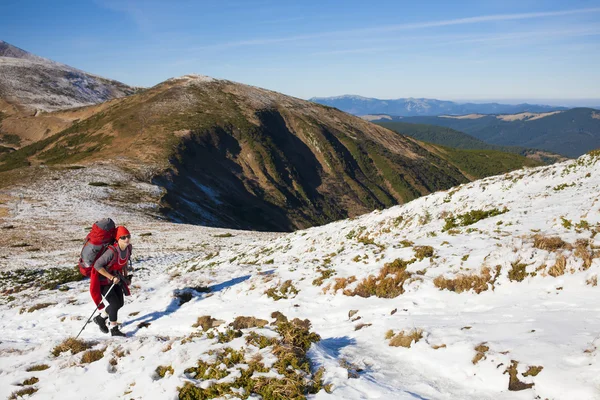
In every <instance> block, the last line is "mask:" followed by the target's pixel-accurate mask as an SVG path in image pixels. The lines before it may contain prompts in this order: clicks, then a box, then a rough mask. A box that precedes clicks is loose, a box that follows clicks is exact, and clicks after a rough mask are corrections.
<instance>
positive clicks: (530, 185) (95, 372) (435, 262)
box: [0, 154, 600, 400]
mask: <svg viewBox="0 0 600 400" xmlns="http://www.w3.org/2000/svg"><path fill="white" fill-rule="evenodd" d="M42 173H44V174H50V175H48V176H47V178H50V177H51V176H54V175H52V174H57V173H58V172H56V171H41V172H40V174H42ZM62 174H64V175H62V176H64V182H65V184H64V186H63V187H62V188H59V187H56V185H53V184H51V183H43V182H42V183H39V184H37V186H36V185H33V186H32V185H29V184H28V185H25V184H24V185H23V187H22V188H16V189H14V191H7V192H3V193H0V195H3V196H8V197H10V198H12V199H13V200H9V201H8V202H7V203H8V205H9V206H10V207H11V209H10V215H9V217H7V218H5V219H4V220H3V221H2V224H3V225H2V226H5V225H7V224H9V223H10V224H12V225H14V229H11V230H7V231H6V232H13V231H16V232H19V229H20V228H21V227H26V226H28V225H29V226H30V225H31V224H33V223H34V222H38V221H40V218H44V221H43V222H48V223H50V222H51V221H52V220H53V219H55V221H56V225H55V226H54V229H55V230H56V233H59V232H60V234H57V236H61V237H63V236H64V238H65V242H64V243H63V246H64V248H63V249H62V250H55V251H53V252H48V253H45V251H44V250H42V251H40V252H38V253H36V252H27V251H25V250H22V249H19V248H14V249H11V250H10V251H8V250H5V249H3V250H2V252H1V253H0V266H1V267H2V268H4V269H6V268H11V269H15V268H22V267H25V266H36V265H42V264H44V263H45V264H46V265H47V266H59V265H61V264H62V265H64V266H68V265H72V264H73V262H74V258H75V257H76V254H77V251H79V244H72V243H68V239H71V238H73V237H74V236H75V237H77V236H82V235H83V233H84V232H85V231H84V230H82V229H81V228H82V226H83V227H85V226H86V225H89V224H90V223H91V222H92V221H93V220H94V219H97V218H98V217H99V216H101V215H102V216H103V215H104V214H105V213H111V216H114V218H115V219H116V220H117V222H118V223H125V224H127V225H128V227H129V228H130V229H131V230H132V233H133V245H134V249H135V257H136V259H135V267H136V268H137V271H136V273H135V276H136V279H135V282H134V285H135V287H134V290H133V294H132V297H131V298H128V299H126V305H125V307H124V308H123V310H121V312H120V319H121V321H122V322H123V328H122V329H123V331H125V332H128V333H129V334H130V337H129V338H127V339H124V340H119V341H118V340H111V339H110V338H108V337H107V336H104V335H102V334H101V333H100V332H99V331H98V330H97V328H96V327H95V326H94V325H93V324H91V325H89V326H88V327H87V328H86V330H85V331H84V333H83V335H82V336H83V338H84V339H86V340H96V341H99V342H98V344H97V345H96V346H95V347H94V349H100V350H101V349H104V348H106V349H105V351H104V356H103V357H102V358H100V359H99V360H98V361H95V362H92V363H89V364H86V363H83V362H82V361H81V353H79V354H71V353H69V352H66V353H62V354H60V355H59V356H57V357H55V356H53V355H51V350H52V349H53V348H54V347H55V346H56V345H57V344H59V343H60V342H61V341H63V340H64V339H66V338H67V337H69V336H74V335H75V334H76V333H77V331H79V329H80V327H81V325H82V323H83V321H84V320H85V319H86V318H87V317H88V316H89V314H90V313H91V311H92V307H91V304H92V303H91V301H90V299H89V294H88V293H87V285H88V283H87V282H86V281H83V282H72V283H68V284H65V285H62V287H63V289H64V288H68V290H66V291H59V290H41V291H39V290H37V289H26V290H24V291H21V292H18V293H15V294H13V296H14V297H15V299H14V300H12V301H8V300H7V299H6V298H3V300H2V305H0V317H1V318H0V327H1V330H2V332H3V338H2V343H0V396H5V397H6V396H9V395H10V394H11V393H13V392H15V391H17V390H19V389H20V387H19V386H16V385H17V384H18V383H21V382H23V381H24V380H25V379H28V378H30V377H32V376H35V377H37V378H38V379H39V382H37V383H35V384H34V385H33V386H32V387H34V388H35V389H37V392H36V393H35V394H34V397H35V396H37V397H39V398H45V399H46V398H47V399H51V398H61V399H65V398H67V399H69V398H73V399H75V398H77V399H81V398H89V399H94V398H136V399H164V398H176V397H177V392H178V389H177V388H178V387H182V386H183V385H184V384H185V383H186V382H191V383H192V384H194V385H199V386H202V387H208V386H210V385H211V384H214V383H215V382H219V381H202V380H198V379H193V377H190V376H189V374H186V373H185V372H184V371H185V369H186V368H189V367H193V366H195V365H196V361H197V360H198V359H203V360H208V359H210V356H209V353H208V352H209V351H210V350H215V349H220V348H223V347H226V346H231V347H233V348H235V349H240V348H247V349H248V351H250V352H253V353H256V352H259V350H258V348H256V347H253V346H251V345H247V344H246V343H245V340H244V338H245V336H244V337H242V338H238V339H234V340H233V341H231V342H229V343H226V344H220V343H218V342H217V340H216V339H215V338H211V337H210V336H209V335H208V334H207V333H202V332H201V331H202V330H201V329H199V328H194V327H192V325H193V324H194V323H195V322H196V320H197V318H198V317H200V316H203V315H210V316H212V317H214V318H216V319H219V320H222V321H225V325H222V326H219V327H218V328H214V329H216V330H217V331H218V332H225V331H226V324H229V323H230V322H232V321H233V320H234V319H235V318H236V317H238V316H254V317H256V318H262V319H265V320H268V321H272V318H271V313H272V312H273V311H280V312H282V313H283V314H285V315H286V316H288V317H289V318H295V317H297V318H300V319H304V318H308V319H309V320H310V321H311V322H312V330H313V331H315V332H317V333H318V334H319V335H320V336H321V341H319V342H317V343H315V344H313V345H312V347H311V348H310V350H309V353H308V355H309V357H310V359H311V362H312V363H313V364H314V367H315V368H317V367H319V366H323V367H324V368H325V373H324V382H325V383H327V384H332V387H331V393H327V392H326V391H324V390H321V391H320V392H318V393H317V394H316V395H310V396H308V397H309V398H316V399H325V398H336V399H364V398H381V399H414V398H427V399H458V398H460V399H515V398H516V399H532V400H533V399H536V398H538V396H539V398H552V399H574V398H577V399H594V398H598V392H597V387H598V385H600V378H599V376H600V374H599V372H600V365H599V364H598V350H597V346H598V345H600V336H599V334H600V318H599V317H598V311H600V306H598V304H597V303H598V302H597V297H598V296H597V294H598V287H597V286H595V284H594V281H597V275H598V273H599V272H600V258H598V257H597V256H598V253H599V251H600V250H599V248H600V237H598V236H596V234H597V233H598V231H599V230H600V157H599V155H598V154H595V155H585V156H583V157H581V158H579V159H578V160H573V161H569V162H565V163H561V164H556V165H553V166H548V167H540V168H534V169H525V170H520V171H514V172H512V173H509V174H506V175H502V176H495V177H490V178H486V179H483V180H480V181H476V182H472V183H469V184H465V185H462V186H460V187H457V188H454V189H451V190H449V191H445V192H438V193H434V194H431V195H429V196H426V197H422V198H420V199H417V200H414V201H412V202H410V203H408V204H406V205H403V206H396V207H392V208H390V209H386V210H383V211H376V212H373V213H370V214H367V215H364V216H361V217H359V218H355V219H353V220H345V221H339V222H335V223H332V224H328V225H325V226H321V227H315V228H311V229H307V230H304V231H298V232H294V233H291V234H270V233H256V232H242V231H224V230H221V229H210V228H203V227H197V226H186V225H181V224H170V223H167V222H161V221H156V220H155V219H153V218H152V217H151V210H149V208H148V207H146V208H144V207H142V206H140V207H136V206H135V204H130V203H127V202H126V201H125V200H124V199H126V198H127V196H125V195H124V194H123V193H122V191H123V190H125V191H132V193H146V194H145V195H144V196H146V198H151V197H153V196H159V193H158V192H156V189H154V188H153V187H152V186H151V185H147V186H143V187H142V186H139V184H131V185H129V184H127V182H128V181H130V180H131V177H129V176H127V175H126V174H124V173H123V172H119V171H118V170H116V169H111V168H109V167H98V168H97V169H91V168H87V169H82V170H74V171H69V172H62ZM98 176H102V177H103V179H104V180H105V181H106V182H107V183H109V184H115V183H119V182H121V185H125V188H123V186H118V185H116V186H106V187H92V186H89V185H87V182H89V181H90V180H91V179H94V177H98ZM96 179H97V178H96ZM46 182H51V181H50V180H49V179H48V180H46ZM89 191H92V192H93V193H86V192H89ZM60 193H63V194H62V195H60ZM19 194H21V196H19ZM148 196H150V197H148ZM137 197H141V196H137ZM86 198H87V199H90V198H91V199H94V200H93V201H89V202H85V201H83V199H86ZM78 199H81V200H78ZM17 203H18V207H16V206H17ZM75 204H80V205H81V206H80V207H74V205H75ZM141 204H142V205H143V203H141ZM98 207H112V208H104V209H102V208H100V209H99V208H98ZM494 209H495V210H496V211H497V212H498V213H500V214H498V215H494V216H489V215H488V216H487V217H485V218H481V219H479V220H478V221H476V222H475V223H472V224H469V225H465V226H460V222H461V221H463V222H464V220H462V219H461V217H460V216H461V215H465V214H466V213H469V212H472V211H477V210H479V211H491V210H494ZM75 210H76V211H75ZM55 213H56V214H55ZM453 217H454V220H453V219H452V218H453ZM480 217H481V215H480ZM65 221H69V223H65ZM452 221H454V225H455V226H453V227H449V226H451V225H453V224H452ZM84 224H85V225H84ZM62 230H66V233H65V232H63V231H62ZM78 232H79V233H78ZM146 233H151V235H147V234H146ZM142 234H146V235H144V236H142ZM553 237H559V238H560V239H561V240H562V243H563V244H560V245H559V246H558V247H556V246H554V247H553V248H546V249H544V248H543V247H544V245H540V244H539V243H538V242H537V241H536V240H540V238H542V239H543V238H553ZM554 243H556V242H554ZM419 246H421V247H419ZM425 246H430V247H431V252H429V253H428V252H425V253H427V254H422V255H423V257H422V258H421V259H420V260H419V259H417V256H418V254H419V252H421V251H422V250H426V249H427V248H426V247H425ZM397 259H401V260H405V261H412V260H413V259H414V261H412V263H410V264H408V265H407V268H406V272H407V273H409V274H410V277H409V278H408V279H406V281H405V282H404V287H403V290H404V292H403V293H402V294H400V295H398V296H397V297H392V298H384V297H377V296H371V297H361V296H360V295H355V296H352V295H351V294H352V292H353V291H355V290H356V289H357V287H358V286H359V284H360V283H361V281H362V280H363V279H364V278H367V277H368V276H370V275H374V276H375V275H377V274H378V273H379V271H380V270H381V269H382V267H383V266H384V265H385V264H387V263H392V262H393V261H394V260H397ZM48 260H50V262H48ZM560 260H564V264H560V263H561V261H560ZM559 264H560V265H562V273H557V272H556V271H557V268H555V267H556V266H557V265H559ZM496 266H499V270H497V269H496V268H497V267H496ZM485 267H488V268H490V270H491V271H492V273H491V278H490V279H489V280H487V281H486V282H484V285H483V286H477V287H478V288H479V289H478V290H475V289H473V290H466V291H463V292H461V293H458V290H457V291H456V292H453V291H450V290H447V289H444V290H442V289H441V288H439V287H437V286H436V282H437V281H439V280H440V278H439V277H443V278H446V279H453V278H457V277H459V276H461V275H467V276H472V275H481V273H482V270H483V269H484V268H485ZM558 269H559V270H560V268H558ZM323 271H330V273H323ZM559 272H560V271H559ZM352 276H354V277H355V278H356V280H355V281H354V282H352V283H349V284H347V285H346V286H345V287H343V288H340V289H338V290H337V291H335V292H334V285H335V284H336V283H338V282H339V281H336V278H350V277H352ZM318 278H322V279H321V281H319V280H318ZM288 280H289V281H290V283H291V284H292V285H293V286H294V287H295V289H296V290H297V293H294V292H293V291H291V292H288V293H287V294H286V293H281V294H282V296H281V297H283V298H281V299H279V300H277V301H276V300H274V298H272V297H269V296H267V295H266V294H265V292H266V291H267V290H269V289H276V288H281V287H282V284H283V283H284V282H286V281H288ZM315 280H316V281H315ZM7 284H8V282H7V280H4V281H3V283H2V285H3V286H2V287H1V289H2V290H6V288H7V287H6V285H7ZM194 287H209V288H210V289H211V292H210V293H202V292H197V291H194V290H192V289H191V288H194ZM182 291H184V292H187V293H190V301H188V302H185V303H184V304H180V302H179V301H178V299H176V298H174V296H175V295H177V294H178V293H179V294H180V293H182ZM344 292H345V293H346V294H344ZM477 292H479V294H478V293H477ZM41 303H56V304H55V305H52V306H49V307H46V308H41V309H39V310H34V311H32V312H27V310H25V311H24V312H22V313H20V310H21V309H22V308H27V307H31V306H32V305H34V304H41ZM351 310H358V311H357V312H356V313H353V315H352V316H351V317H349V311H351ZM131 313H137V314H135V315H132V314H131ZM359 317H360V319H358V318H359ZM144 322H146V323H148V324H149V325H147V326H145V327H142V326H140V325H139V324H140V323H144ZM359 324H364V325H363V326H362V327H361V326H360V325H359ZM214 329H213V330H214ZM414 329H419V330H422V338H421V339H420V340H419V341H418V342H413V343H412V344H411V345H410V347H409V348H404V347H390V346H388V343H389V342H390V341H389V340H388V339H386V334H387V332H388V331H389V330H392V331H393V332H394V334H396V333H398V332H401V331H406V332H408V331H411V330H414ZM243 331H244V335H247V334H248V333H249V332H250V331H256V332H259V333H260V332H270V334H271V335H273V334H275V333H274V332H273V328H271V327H268V326H267V327H264V328H251V329H250V330H246V329H244V330H243ZM268 349H269V348H268V347H267V348H265V349H262V350H260V352H261V354H263V355H264V357H265V359H266V360H268V359H269V357H272V354H270V353H269V350H268ZM117 353H118V354H121V353H122V354H124V355H123V356H121V357H118V363H117V364H116V365H112V364H111V359H112V358H115V357H116V356H114V354H117ZM513 361H514V362H513ZM34 364H46V365H48V366H49V368H48V369H46V370H44V371H39V372H27V371H26V369H27V368H28V367H31V366H32V365H34ZM267 364H268V363H267ZM167 365H168V366H170V367H171V368H172V370H173V372H172V373H168V374H166V375H165V377H164V378H162V379H159V378H158V377H157V376H156V372H155V370H156V368H157V367H158V366H167ZM511 365H512V366H514V368H513V369H510V368H509V367H511ZM533 367H541V372H540V370H539V368H533ZM530 368H532V369H530ZM528 370H529V371H530V374H526V375H527V376H525V375H524V374H525V373H526V371H528ZM511 371H512V372H511ZM532 371H533V372H532ZM535 371H537V372H538V373H537V374H535ZM234 372H235V371H233V370H231V374H230V376H229V377H226V378H223V379H224V380H227V379H233V377H234ZM505 372H506V373H505ZM513 372H516V373H515V378H516V379H518V381H520V382H521V383H522V385H525V387H526V386H527V385H529V384H533V385H532V386H531V387H529V388H526V389H525V390H520V391H514V389H515V386H513V387H512V389H513V390H509V374H511V373H513ZM268 374H270V375H269V376H276V373H275V372H274V370H270V371H269V372H268ZM532 374H535V376H533V375H532ZM107 381H110V382H111V384H110V385H108V386H107V385H106V382H107ZM516 387H517V388H518V387H519V385H516ZM520 388H521V389H523V388H524V387H523V386H521V387H520ZM100 393H102V395H101V396H99V394H100ZM240 397H242V396H241V395H240ZM254 398H258V397H254Z"/></svg>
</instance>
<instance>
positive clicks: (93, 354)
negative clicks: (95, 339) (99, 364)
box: [81, 347, 106, 364]
mask: <svg viewBox="0 0 600 400" xmlns="http://www.w3.org/2000/svg"><path fill="white" fill-rule="evenodd" d="M105 350H106V347H105V348H103V349H102V350H88V351H86V352H85V353H83V355H82V356H81V362H82V363H83V364H89V363H93V362H94V361H98V360H100V359H101V358H102V357H104V351H105Z"/></svg>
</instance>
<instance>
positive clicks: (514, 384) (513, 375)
mask: <svg viewBox="0 0 600 400" xmlns="http://www.w3.org/2000/svg"><path fill="white" fill-rule="evenodd" d="M518 365H519V363H518V362H517V361H515V360H511V364H510V367H508V368H506V370H505V371H504V373H505V374H508V375H509V380H508V390H511V391H519V390H525V389H531V388H532V387H533V385H534V384H533V383H525V382H521V381H520V380H519V378H518V377H517V374H518V371H517V366H518Z"/></svg>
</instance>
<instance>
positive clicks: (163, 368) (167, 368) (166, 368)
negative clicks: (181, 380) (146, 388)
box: [154, 365, 175, 379]
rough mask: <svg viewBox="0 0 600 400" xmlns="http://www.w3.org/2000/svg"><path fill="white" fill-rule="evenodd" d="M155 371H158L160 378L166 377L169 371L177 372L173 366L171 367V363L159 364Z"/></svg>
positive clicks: (170, 372) (171, 372)
mask: <svg viewBox="0 0 600 400" xmlns="http://www.w3.org/2000/svg"><path fill="white" fill-rule="evenodd" d="M154 372H155V373H156V376H157V377H158V379H162V378H164V377H165V375H167V374H168V373H169V374H171V375H173V374H174V373H175V371H174V370H173V367H171V366H170V365H159V366H158V367H156V370H155V371H154Z"/></svg>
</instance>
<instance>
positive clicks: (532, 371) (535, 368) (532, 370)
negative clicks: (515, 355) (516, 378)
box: [523, 365, 544, 376]
mask: <svg viewBox="0 0 600 400" xmlns="http://www.w3.org/2000/svg"><path fill="white" fill-rule="evenodd" d="M543 369H544V367H542V366H541V365H532V366H531V367H529V368H527V372H525V373H524V374H523V376H537V375H538V374H539V373H540V372H542V370H543Z"/></svg>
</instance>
